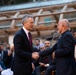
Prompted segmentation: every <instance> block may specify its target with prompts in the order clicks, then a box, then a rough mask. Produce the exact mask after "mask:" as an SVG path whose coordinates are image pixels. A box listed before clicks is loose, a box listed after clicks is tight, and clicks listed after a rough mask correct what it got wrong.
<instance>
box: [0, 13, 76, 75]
mask: <svg viewBox="0 0 76 75" xmlns="http://www.w3.org/2000/svg"><path fill="white" fill-rule="evenodd" d="M22 24H23V26H22V28H21V29H20V30H19V31H18V32H17V33H16V34H15V36H14V39H13V46H12V47H11V46H10V45H9V44H6V45H5V44H1V45H0V63H1V67H0V72H2V71H3V70H5V69H8V68H10V69H11V71H12V72H13V75H41V74H42V73H44V75H52V71H54V72H55V74H56V75H76V61H75V57H74V52H75V43H76V42H75V40H76V34H75V33H74V34H72V33H71V32H70V30H69V25H70V24H69V21H68V20H67V19H62V20H60V21H59V22H58V26H57V29H58V31H57V32H59V33H60V36H59V38H58V37H57V38H58V39H57V38H56V41H57V42H56V44H55V45H53V46H52V42H51V41H50V40H48V39H45V40H44V42H41V40H40V39H38V38H37V39H34V42H32V35H31V33H30V31H31V30H33V26H34V18H33V16H31V15H28V14H26V15H25V16H24V17H23V19H22ZM55 34H56V33H55ZM73 36H74V37H73Z"/></svg>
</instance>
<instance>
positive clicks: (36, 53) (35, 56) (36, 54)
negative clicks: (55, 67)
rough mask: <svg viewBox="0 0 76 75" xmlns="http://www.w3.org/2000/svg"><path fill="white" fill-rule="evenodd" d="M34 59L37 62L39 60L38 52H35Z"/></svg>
mask: <svg viewBox="0 0 76 75" xmlns="http://www.w3.org/2000/svg"><path fill="white" fill-rule="evenodd" d="M32 58H33V59H35V60H37V59H38V58H39V53H38V52H33V53H32Z"/></svg>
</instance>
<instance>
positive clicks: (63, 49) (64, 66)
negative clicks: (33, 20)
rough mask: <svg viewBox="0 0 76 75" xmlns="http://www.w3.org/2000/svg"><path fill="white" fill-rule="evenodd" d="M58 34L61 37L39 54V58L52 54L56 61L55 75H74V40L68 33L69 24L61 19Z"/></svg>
mask: <svg viewBox="0 0 76 75" xmlns="http://www.w3.org/2000/svg"><path fill="white" fill-rule="evenodd" d="M57 28H58V32H59V33H60V34H61V37H60V38H59V39H58V42H57V43H56V44H55V45H54V46H53V47H52V48H50V49H48V50H44V51H42V52H40V53H39V56H45V55H48V54H51V53H53V52H54V55H55V59H56V75H76V74H75V59H74V45H75V44H74V38H73V36H72V34H71V32H70V31H69V22H68V20H67V19H62V20H60V21H59V23H58V26H57Z"/></svg>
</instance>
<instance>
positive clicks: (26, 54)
mask: <svg viewBox="0 0 76 75" xmlns="http://www.w3.org/2000/svg"><path fill="white" fill-rule="evenodd" d="M14 47H15V56H14V61H13V71H14V75H31V74H32V66H31V63H32V47H31V46H30V42H29V40H28V38H27V35H26V33H25V32H24V30H23V28H22V29H21V30H19V31H18V32H17V33H16V34H15V36H14Z"/></svg>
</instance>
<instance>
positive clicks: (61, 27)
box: [57, 22, 63, 33]
mask: <svg viewBox="0 0 76 75" xmlns="http://www.w3.org/2000/svg"><path fill="white" fill-rule="evenodd" d="M57 28H58V32H59V33H61V32H62V29H63V26H62V22H59V23H58V26H57Z"/></svg>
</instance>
